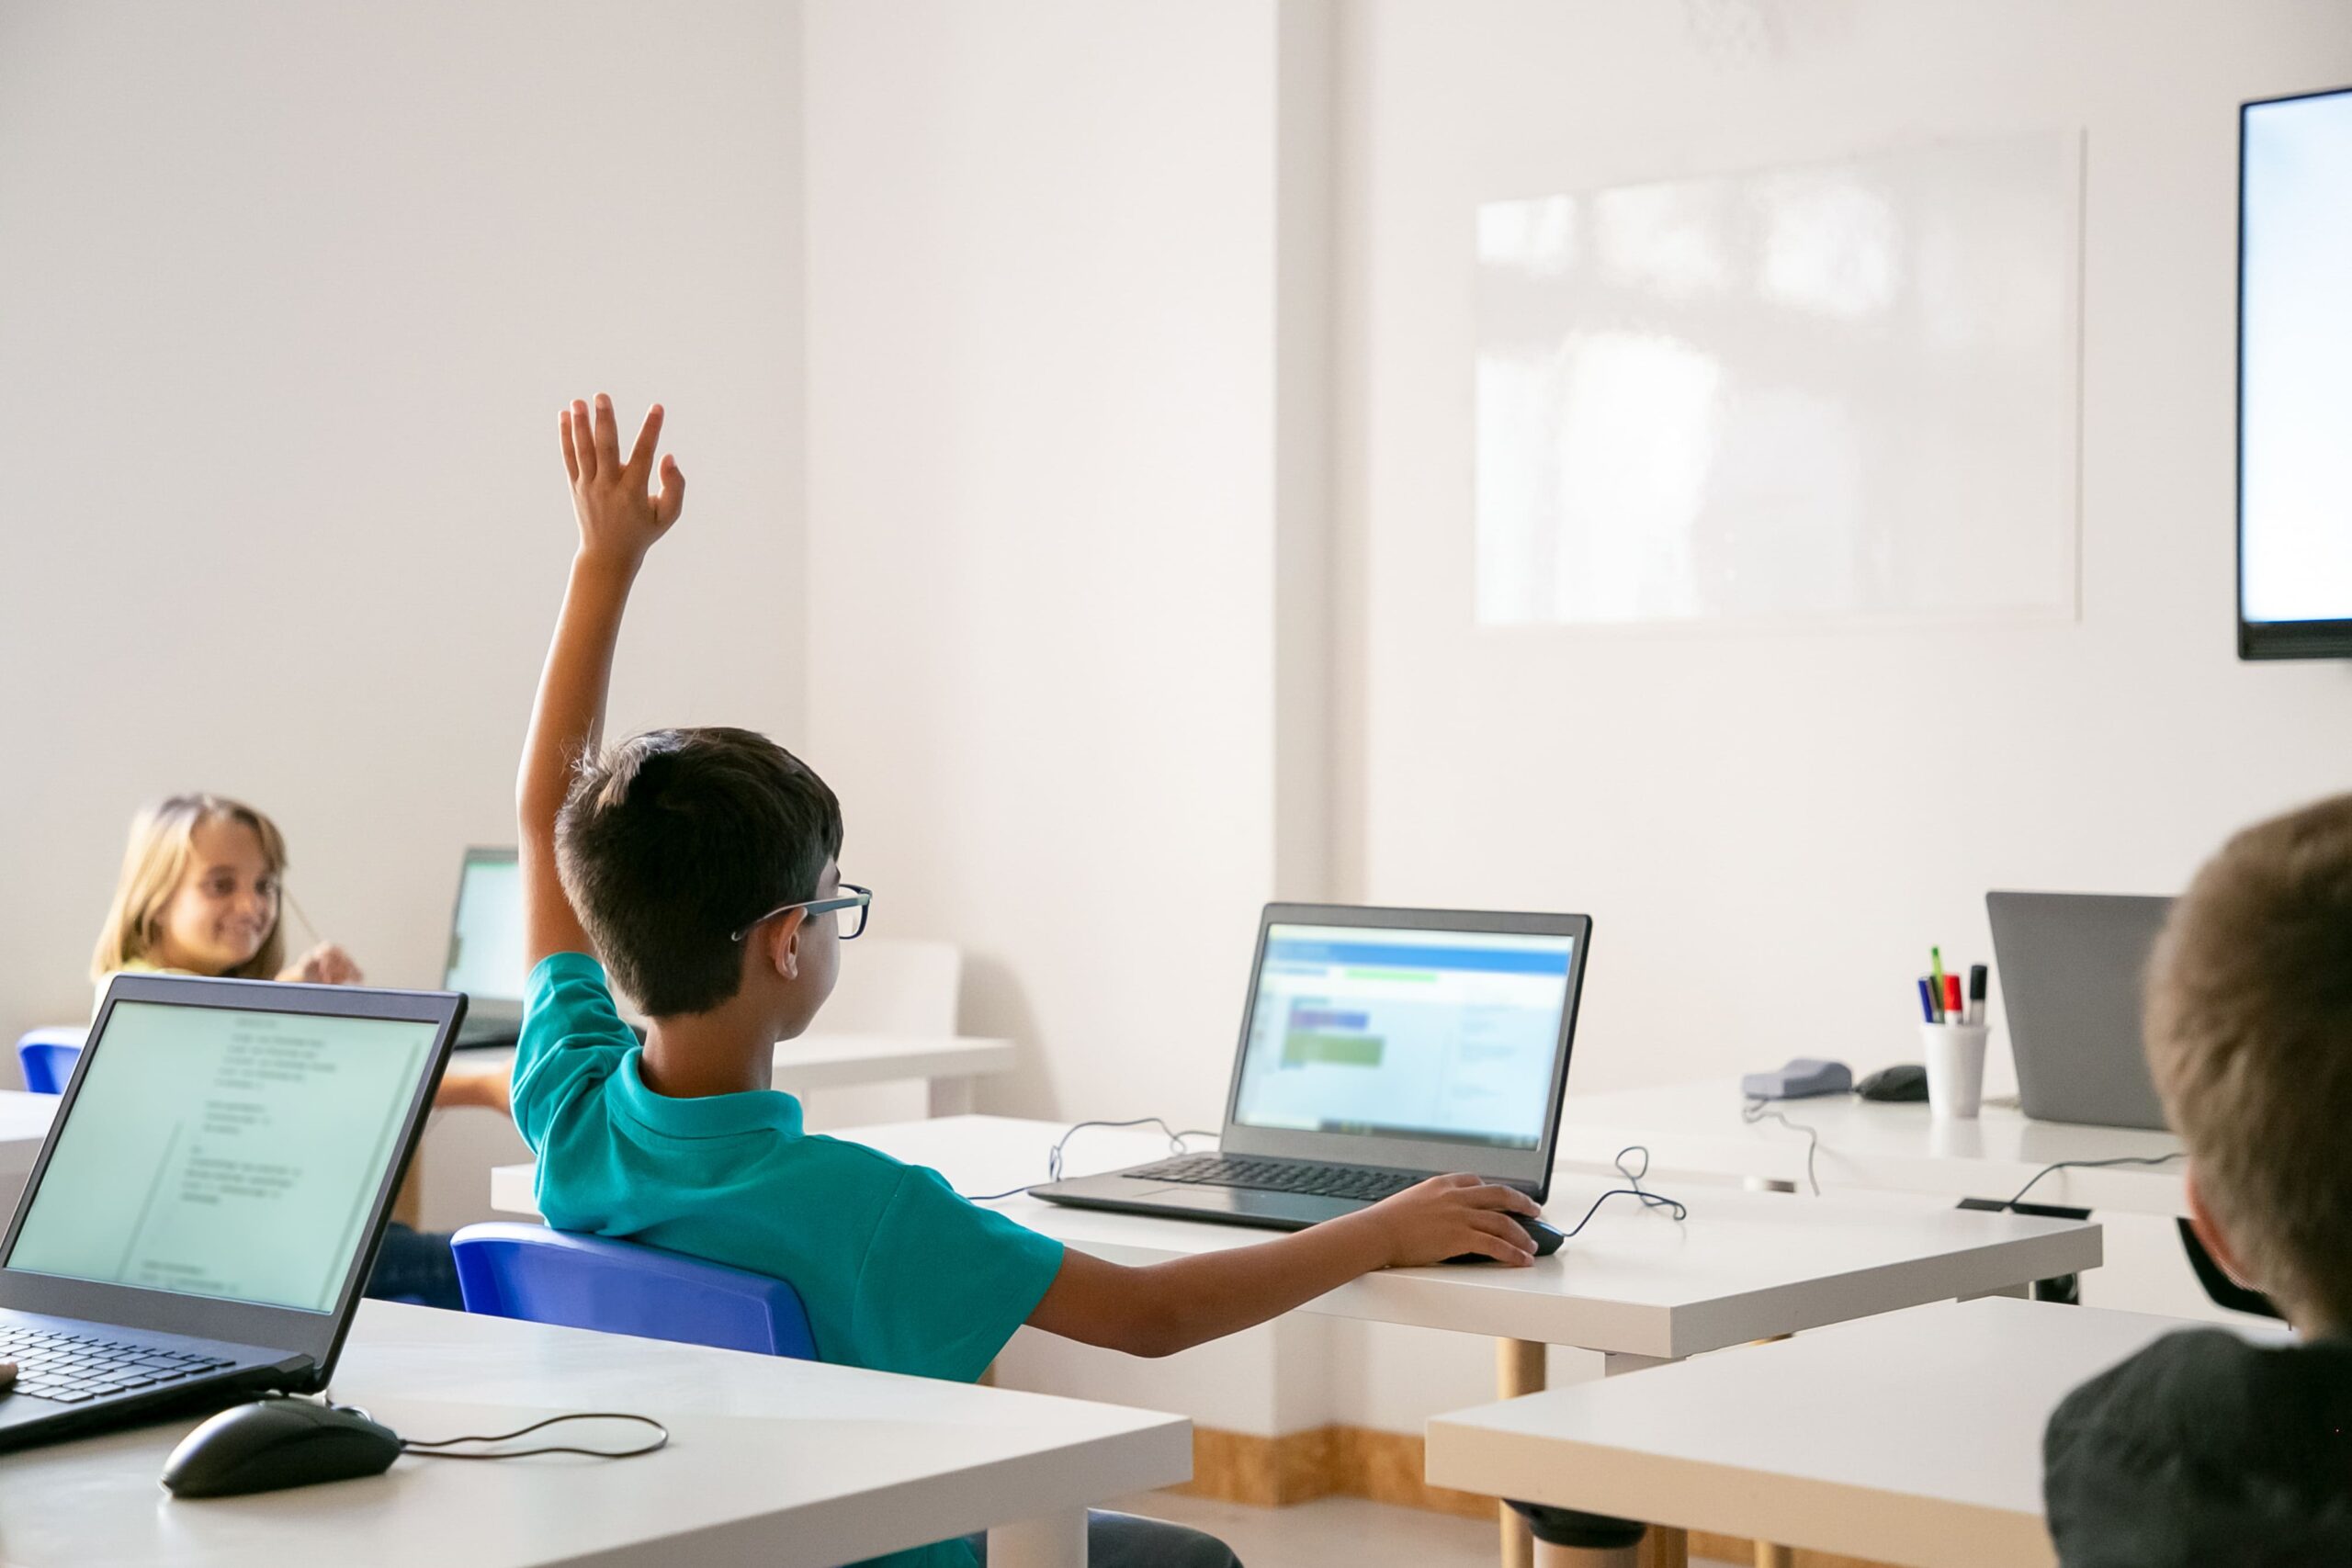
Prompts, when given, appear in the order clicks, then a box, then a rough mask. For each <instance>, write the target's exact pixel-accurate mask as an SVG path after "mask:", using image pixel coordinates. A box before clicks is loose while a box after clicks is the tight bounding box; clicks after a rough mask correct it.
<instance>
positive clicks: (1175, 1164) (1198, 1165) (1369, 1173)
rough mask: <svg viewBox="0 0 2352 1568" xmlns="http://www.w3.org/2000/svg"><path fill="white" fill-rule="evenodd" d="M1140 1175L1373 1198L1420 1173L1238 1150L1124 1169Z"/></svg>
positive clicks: (1404, 1185)
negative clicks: (1255, 1155) (1252, 1155)
mask: <svg viewBox="0 0 2352 1568" xmlns="http://www.w3.org/2000/svg"><path fill="white" fill-rule="evenodd" d="M1126 1174H1127V1175H1129V1176H1132V1177H1135V1178H1136V1179H1140V1180H1145V1181H1177V1182H1186V1183H1190V1184H1191V1185H1193V1186H1196V1187H1247V1188H1250V1189H1253V1190H1257V1191H1261V1192H1298V1193H1304V1194H1306V1195H1307V1196H1309V1197H1315V1198H1349V1199H1354V1200H1357V1201H1362V1202H1366V1203H1377V1202H1378V1201H1380V1200H1382V1199H1383V1198H1385V1197H1388V1196H1390V1195H1391V1194H1392V1193H1397V1192H1402V1191H1403V1190H1405V1189H1406V1188H1408V1187H1410V1186H1412V1185H1413V1184H1414V1183H1415V1182H1417V1181H1419V1180H1420V1179H1421V1178H1420V1177H1419V1176H1416V1175H1414V1174H1413V1173H1412V1172H1410V1171H1405V1170H1381V1169H1379V1168H1375V1167H1372V1166H1362V1165H1324V1164H1322V1163H1320V1162H1318V1161H1301V1160H1288V1159H1252V1158H1250V1157H1249V1156H1238V1155H1183V1156H1178V1157H1177V1158H1175V1159H1170V1160H1162V1161H1161V1162H1160V1163H1159V1164H1158V1165H1147V1166H1142V1167H1140V1168H1136V1169H1134V1170H1130V1171H1128V1172H1127V1173H1126Z"/></svg>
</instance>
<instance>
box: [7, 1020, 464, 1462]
mask: <svg viewBox="0 0 2352 1568" xmlns="http://www.w3.org/2000/svg"><path fill="white" fill-rule="evenodd" d="M465 1005H466V1004H465V998H463V997H457V996H449V995H445V994H442V993H437V992H431V991H382V990H368V989H363V988H361V987H350V986H292V985H276V984H272V983H270V982H267V981H258V980H204V979H193V978H187V977H181V976H161V975H118V976H115V978H114V981H113V983H112V984H111V985H110V986H109V987H107V995H106V999H105V1000H104V1002H102V1003H101V1004H100V1005H99V1009H98V1016H97V1021H96V1022H95V1023H94V1024H93V1025H91V1028H90V1034H89V1039H88V1042H87V1043H85V1045H84V1046H83V1047H82V1055H81V1056H80V1058H79V1059H78V1060H77V1061H76V1062H75V1064H74V1077H73V1080H72V1081H71V1082H70V1083H68V1084H67V1085H66V1088H65V1093H64V1097H63V1099H62V1100H61V1101H60V1102H59V1104H58V1107H57V1116H56V1120H55V1121H53V1122H51V1124H50V1130H49V1137H48V1139H47V1141H46V1142H44V1143H43V1144H42V1145H41V1151H40V1160H39V1162H38V1163H37V1164H35V1166H34V1167H33V1172H32V1176H31V1179H29V1180H28V1182H27V1183H26V1185H25V1190H24V1194H23V1196H22V1197H20V1198H19V1199H18V1200H17V1210H16V1214H15V1217H14V1218H12V1219H11V1220H10V1221H9V1223H8V1229H7V1235H6V1240H5V1241H0V1359H5V1360H12V1361H15V1362H16V1363H17V1368H18V1371H17V1381H16V1384H15V1386H14V1387H13V1388H12V1389H9V1390H6V1391H5V1392H0V1448H22V1447H24V1446H26V1445H28V1444H31V1443H38V1442H46V1441H49V1440H50V1439H51V1438H58V1437H63V1436H66V1435H68V1434H71V1433H73V1432H76V1431H81V1430H86V1429H89V1428H91V1427H101V1426H108V1425H124V1424H128V1423H130V1422H132V1421H137V1420H146V1419H153V1417H155V1416H159V1415H164V1414H168V1413H169V1409H170V1408H171V1407H175V1406H181V1405H200V1404H216V1405H217V1404H230V1403H232V1402H234V1401H236V1400H238V1399H241V1398H244V1397H248V1396H250V1395H252V1394H254V1393H262V1392H269V1391H277V1392H285V1393H312V1392H315V1391H317V1390H319V1389H322V1388H324V1387H325V1386H326V1383H327V1379H328V1376H329V1375H330V1374H331V1373H332V1372H333V1371H334V1362H335V1357H336V1355H337V1354H338V1353H339V1352H340V1351H341V1350H342V1348H343V1338H344V1334H345V1331H346V1330H347V1329H348V1328H349V1327H350V1325H351V1314H352V1310H353V1308H354V1306H355V1305H356V1303H357V1302H358V1299H359V1292H360V1288H361V1286H362V1285H363V1284H364V1283H365V1282H366V1280H367V1279H368V1270H369V1269H371V1268H373V1267H374V1265H375V1261H376V1249H377V1247H378V1245H379V1243H380V1242H381V1240H382V1239H383V1234H384V1221H385V1218H386V1216H387V1215H388V1214H389V1213H390V1211H391V1206H392V1199H393V1195H394V1193H395V1192H396V1191H397V1190H399V1187H400V1179H401V1172H402V1171H403V1170H404V1169H405V1168H407V1165H408V1160H409V1156H410V1155H411V1154H412V1153H413V1151H414V1150H415V1147H416V1140H417V1134H419V1132H420V1131H421V1130H422V1129H423V1127H424V1117H425V1112H426V1111H427V1110H428V1109H429V1108H430V1106H431V1104H432V1100H433V1091H434V1089H435V1085H437V1084H438V1083H439V1081H440V1078H441V1068H442V1065H443V1064H444V1063H445V1062H446V1061H447V1058H448V1049H449V1038H450V1036H451V1034H452V1033H454V1032H455V1031H456V1028H457V1024H458V1019H459V1018H460V1017H461V1016H462V1014H463V1013H464V1011H465Z"/></svg>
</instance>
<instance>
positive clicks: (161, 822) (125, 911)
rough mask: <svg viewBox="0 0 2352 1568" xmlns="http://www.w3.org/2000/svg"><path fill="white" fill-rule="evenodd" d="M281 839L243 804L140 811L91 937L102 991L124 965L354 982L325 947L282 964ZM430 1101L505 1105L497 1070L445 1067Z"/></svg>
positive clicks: (181, 804)
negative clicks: (110, 898) (101, 921)
mask: <svg viewBox="0 0 2352 1568" xmlns="http://www.w3.org/2000/svg"><path fill="white" fill-rule="evenodd" d="M285 876H286V838H285V835H283V834H281V833H280V832H278V830H277V824H276V823H275V822H272V821H271V820H270V819H269V818H266V817H265V816H263V815H262V814H261V813H260V812H258V811H256V810H254V808H253V807H250V806H247V805H246V804H244V802H243V801H239V800H231V799H229V798H228V797H227V796H225V795H173V796H172V797H171V798H170V799H168V800H164V801H161V802H158V803H157V804H156V805H154V806H152V807H148V808H147V809H146V810H145V811H142V812H141V813H140V814H139V818H138V820H136V821H134V822H133V823H132V824H131V825H130V846H129V847H128V848H127V849H125V850H124V852H123V856H122V875H121V876H120V878H119V879H118V881H117V882H116V884H115V890H114V904H113V907H112V908H109V909H108V910H107V923H106V925H105V927H104V929H102V930H101V931H99V933H98V945H97V951H96V953H92V954H91V957H90V974H91V976H92V977H93V978H94V979H96V981H97V985H98V994H99V995H100V996H101V997H103V996H105V995H106V988H107V980H108V979H110V978H112V977H113V976H116V975H118V974H120V973H121V972H122V971H124V970H126V969H130V970H141V969H146V970H169V971H173V972H175V973H179V974H184V975H211V976H229V977H232V978H236V979H243V980H308V981H311V982H312V983H314V984H319V985H327V986H356V985H359V984H361V983H363V981H364V979H365V976H362V975H361V974H360V972H359V965H358V964H355V963H353V962H352V959H351V954H349V953H345V951H344V950H343V949H342V948H340V947H337V946H336V945H335V944H334V942H320V943H318V944H317V945H316V946H314V947H312V948H311V949H310V950H309V951H308V952H306V953H303V954H302V955H301V956H300V957H299V958H296V959H295V960H293V961H292V962H291V963H288V961H287V958H286V934H285V931H284V930H283V928H282V927H281V925H280V924H279V919H278V917H279V915H280V913H281V912H282V910H283V908H284V907H285V901H286V890H285ZM434 1103H435V1105H437V1106H440V1107H442V1108H444V1109H447V1108H448V1107H451V1106H458V1105H473V1106H480V1107H481V1108H483V1109H485V1110H490V1111H501V1112H503V1111H505V1110H506V1078H505V1075H504V1074H503V1073H499V1072H494V1071H493V1072H479V1071H467V1070H462V1069H452V1070H451V1071H449V1072H447V1073H446V1074H444V1075H443V1077H442V1079H441V1092H440V1094H439V1095H438V1096H437V1097H436V1098H435V1100H434Z"/></svg>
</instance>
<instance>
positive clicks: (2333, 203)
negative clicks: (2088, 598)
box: [2238, 87, 2352, 659]
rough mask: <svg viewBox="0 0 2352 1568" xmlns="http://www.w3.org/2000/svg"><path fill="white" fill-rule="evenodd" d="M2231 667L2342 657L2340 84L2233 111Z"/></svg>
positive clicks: (2346, 641)
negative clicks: (2234, 568) (2234, 578)
mask: <svg viewBox="0 0 2352 1568" xmlns="http://www.w3.org/2000/svg"><path fill="white" fill-rule="evenodd" d="M2238 656H2239V657H2240V658H2242V659H2340V658H2347V657H2352V87H2346V88H2340V89H2337V90H2335V91H2334V92H2326V93H2307V94H2304V95H2302V96H2298V97H2291V98H2274V99H2270V100H2268V101H2266V102H2262V103H2252V104H2247V105H2245V107H2244V108H2243V109H2242V110H2241V111H2240V118H2239V138H2238Z"/></svg>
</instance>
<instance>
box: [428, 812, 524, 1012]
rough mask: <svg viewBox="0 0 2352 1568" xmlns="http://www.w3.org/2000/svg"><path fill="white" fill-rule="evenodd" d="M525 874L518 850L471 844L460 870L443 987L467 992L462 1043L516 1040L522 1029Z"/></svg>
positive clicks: (442, 981) (450, 920) (442, 980)
mask: <svg viewBox="0 0 2352 1568" xmlns="http://www.w3.org/2000/svg"><path fill="white" fill-rule="evenodd" d="M529 978H530V976H528V975H526V973H525V972H524V969H523V874H522V872H521V871H520V870H519V869H517V867H516V865H515V852H514V851H513V850H499V849H469V850H468V851H467V852H466V858H465V861H464V863H462V864H461V865H460V866H459V867H458V908H457V909H456V911H455V913H453V914H452V915H451V916H450V917H449V957H448V962H447V964H444V965H443V967H442V971H441V988H442V989H443V990H445V991H462V992H464V993H465V995H466V1023H465V1028H464V1029H463V1030H461V1031H460V1032H459V1033H458V1049H459V1050H464V1049H466V1048H468V1047H469V1046H476V1045H483V1046H490V1045H512V1044H514V1043H515V1038H516V1036H517V1035H519V1034H520V1033H521V1032H522V1030H523V987H524V985H525V983H526V981H528V979H529Z"/></svg>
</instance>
